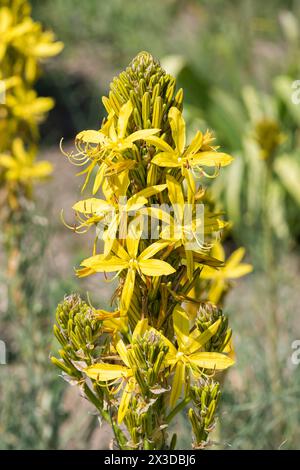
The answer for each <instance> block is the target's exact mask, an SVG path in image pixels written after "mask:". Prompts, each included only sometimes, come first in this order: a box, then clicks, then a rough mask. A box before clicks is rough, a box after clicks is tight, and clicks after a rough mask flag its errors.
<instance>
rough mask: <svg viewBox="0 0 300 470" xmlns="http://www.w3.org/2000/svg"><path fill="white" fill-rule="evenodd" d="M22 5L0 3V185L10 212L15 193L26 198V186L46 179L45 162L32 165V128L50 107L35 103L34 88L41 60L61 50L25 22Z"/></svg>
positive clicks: (48, 102) (26, 8)
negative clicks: (3, 190)
mask: <svg viewBox="0 0 300 470" xmlns="http://www.w3.org/2000/svg"><path fill="white" fill-rule="evenodd" d="M30 15H31V9H30V4H29V3H28V1H27V0H2V1H1V5H0V38H1V39H0V63H1V69H0V88H1V89H0V94H1V100H0V135H1V139H0V184H1V186H2V187H4V188H5V190H6V192H7V194H8V202H9V203H10V206H11V207H12V208H16V207H17V206H18V197H19V193H20V191H21V193H23V194H24V193H25V195H26V196H27V197H28V196H30V193H31V189H32V183H33V181H35V180H39V179H43V178H45V177H47V176H48V175H49V174H50V173H51V171H52V167H51V165H50V163H49V162H46V161H42V162H37V161H36V153H37V148H36V144H37V140H38V124H39V123H40V122H41V120H42V119H43V118H44V116H45V114H46V113H47V112H48V111H49V110H50V109H51V108H52V107H53V104H54V103H53V100H52V99H51V98H44V97H39V96H38V95H37V93H36V91H35V90H34V88H33V87H34V84H35V82H36V80H37V77H38V76H39V74H40V70H39V63H40V61H41V60H43V59H45V58H48V57H51V56H54V55H56V54H58V53H59V52H60V51H61V50H62V47H63V44H62V43H61V42H55V41H54V36H53V34H52V33H51V32H49V31H46V32H45V31H43V29H42V26H41V24H40V23H38V22H35V21H33V19H32V18H31V16H30Z"/></svg>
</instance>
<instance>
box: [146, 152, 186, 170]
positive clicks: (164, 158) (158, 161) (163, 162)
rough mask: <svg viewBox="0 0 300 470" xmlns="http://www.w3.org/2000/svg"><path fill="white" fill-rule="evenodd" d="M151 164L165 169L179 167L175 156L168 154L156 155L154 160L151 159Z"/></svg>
mask: <svg viewBox="0 0 300 470" xmlns="http://www.w3.org/2000/svg"><path fill="white" fill-rule="evenodd" d="M151 163H154V164H155V165H158V166H162V167H167V168H177V167H180V166H181V163H179V162H178V158H177V156H176V154H174V153H168V152H161V153H158V154H157V155H155V157H154V158H152V160H151Z"/></svg>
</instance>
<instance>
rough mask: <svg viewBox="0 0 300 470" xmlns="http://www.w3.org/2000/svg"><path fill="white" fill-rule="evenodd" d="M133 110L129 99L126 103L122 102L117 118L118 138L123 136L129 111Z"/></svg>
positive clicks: (129, 114)
mask: <svg viewBox="0 0 300 470" xmlns="http://www.w3.org/2000/svg"><path fill="white" fill-rule="evenodd" d="M132 111H133V106H132V103H131V101H130V100H129V101H127V103H126V104H124V105H123V106H122V107H121V109H120V113H119V118H118V137H119V139H122V138H123V137H125V134H126V129H127V126H128V120H129V118H130V116H131V113H132Z"/></svg>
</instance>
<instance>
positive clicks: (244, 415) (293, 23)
mask: <svg viewBox="0 0 300 470" xmlns="http://www.w3.org/2000/svg"><path fill="white" fill-rule="evenodd" d="M31 3H32V7H33V17H34V19H36V20H38V21H41V22H42V23H43V24H44V26H45V27H47V28H51V29H53V31H54V32H55V34H56V36H57V38H58V39H59V40H62V41H63V42H64V43H65V48H64V51H63V53H62V54H61V55H60V56H59V57H57V58H55V59H52V61H50V63H48V64H47V66H46V68H45V73H44V75H43V77H41V78H40V80H39V82H38V87H37V88H38V91H39V93H40V94H41V95H44V96H53V97H54V98H55V100H56V107H55V109H54V110H53V111H52V112H51V113H50V116H49V118H48V120H47V121H46V122H45V123H44V124H43V125H42V129H41V137H42V138H41V150H40V154H41V157H42V158H47V159H49V160H51V162H52V163H53V165H54V167H55V171H54V176H53V178H52V181H50V182H49V183H48V184H46V185H44V186H43V187H42V188H40V189H38V191H37V203H36V206H35V207H33V208H32V211H34V214H35V218H34V220H35V225H34V227H33V228H32V225H31V232H30V231H29V232H30V235H28V237H27V238H26V239H25V241H24V260H23V262H24V268H23V272H24V279H23V280H21V281H20V282H22V283H23V284H22V286H23V289H24V290H25V291H26V293H27V294H26V295H28V298H29V299H30V303H31V305H32V313H33V315H32V318H31V319H30V320H29V319H25V320H24V321H22V322H20V325H19V327H18V326H12V325H18V323H19V319H18V312H16V311H14V310H13V309H10V308H9V305H8V304H9V303H7V302H6V301H5V299H6V298H8V296H9V293H8V290H9V288H8V287H7V286H6V285H5V279H2V278H1V276H2V274H3V273H2V274H0V289H1V291H0V292H1V297H0V310H1V315H3V318H6V320H7V321H6V323H5V322H3V325H4V329H3V332H2V331H1V339H3V340H5V341H6V343H7V344H8V366H0V367H1V368H2V369H1V381H2V383H3V384H4V383H5V386H3V387H2V388H3V390H4V392H5V393H4V394H3V396H2V397H1V415H0V416H1V420H0V448H76V449H80V448H97V449H98V448H105V447H107V445H108V442H109V436H108V434H107V432H106V430H105V432H103V431H99V428H98V422H97V418H96V417H95V416H93V414H92V413H91V410H90V409H89V407H88V406H87V405H85V403H84V401H83V400H82V399H81V398H80V397H79V396H78V391H77V390H73V388H72V387H68V386H67V384H65V383H64V382H63V380H62V379H61V378H58V377H57V372H56V370H55V369H54V368H52V367H51V365H49V361H48V356H49V354H50V351H51V348H55V346H54V345H53V341H52V334H51V324H52V323H53V321H54V311H55V306H56V304H57V303H58V302H59V301H60V300H61V298H62V297H63V295H64V293H65V292H67V293H71V292H74V291H79V292H82V293H85V292H86V290H88V291H89V292H90V293H92V300H93V301H94V302H95V303H98V305H99V304H100V305H102V306H103V307H104V306H106V305H107V303H108V299H109V295H108V294H109V292H108V290H109V289H108V287H107V285H105V286H104V287H103V285H102V284H101V283H99V280H97V279H96V280H95V279H93V280H92V281H88V282H87V281H85V282H82V281H80V282H79V281H78V280H76V279H75V276H74V273H73V272H72V266H75V265H76V264H77V263H78V261H79V260H80V259H81V258H83V257H84V256H85V254H86V243H87V240H89V239H88V237H87V238H82V237H80V236H79V235H76V234H72V233H71V232H70V231H68V230H67V229H66V228H64V227H63V226H62V224H61V222H60V219H59V213H60V210H61V208H63V209H64V210H65V217H66V219H67V220H72V219H71V215H72V214H71V211H70V207H71V206H72V204H73V203H74V202H75V201H76V200H77V198H78V196H79V192H80V190H79V187H80V180H79V179H75V178H74V175H75V173H76V171H75V170H74V168H73V167H72V166H71V165H70V164H68V162H67V161H66V159H64V157H63V156H61V154H60V151H59V148H58V143H59V140H60V138H61V137H64V138H65V146H67V147H68V145H71V144H72V142H71V141H72V139H73V138H74V136H75V134H76V133H77V132H78V131H80V130H82V129H89V128H97V126H99V124H100V122H101V120H102V117H103V115H104V109H103V107H102V104H101V99H100V98H101V96H102V95H103V94H106V93H107V91H108V84H109V82H110V81H111V79H112V78H113V76H114V75H115V74H116V73H118V72H120V71H121V70H122V69H123V68H124V67H126V66H127V65H128V63H129V62H130V60H131V59H132V58H133V57H134V56H135V55H136V54H137V53H138V52H139V51H141V50H147V51H149V52H151V53H152V54H153V55H154V56H155V57H156V58H159V59H160V60H161V62H162V64H163V65H164V66H165V67H166V69H167V71H168V72H169V73H172V74H174V75H175V76H176V77H177V80H178V86H183V87H184V91H185V117H186V119H187V121H188V122H189V124H190V128H191V130H193V129H194V128H196V127H197V128H200V129H202V130H205V129H206V128H211V129H213V130H214V132H215V134H216V137H217V141H218V143H219V144H220V145H221V146H222V148H223V149H224V151H226V152H228V153H231V154H233V155H234V157H235V162H234V164H233V165H232V167H230V168H228V169H226V170H225V171H222V173H221V175H220V177H219V178H217V180H216V182H213V183H212V184H211V187H210V190H211V192H212V194H214V196H215V197H216V199H217V204H218V207H219V209H220V210H225V211H226V213H227V215H228V217H229V219H230V220H231V221H232V222H233V226H232V232H231V234H230V237H228V239H227V240H226V247H227V250H228V251H231V250H232V249H233V247H234V246H241V245H242V246H244V247H245V248H246V250H247V253H248V259H249V261H250V262H251V263H252V264H253V265H254V272H253V274H251V275H250V276H248V277H247V278H244V279H242V280H239V281H238V282H236V283H235V284H234V289H232V291H231V292H230V293H229V295H228V297H227V299H226V304H225V309H226V311H227V312H228V313H229V314H230V321H231V325H232V327H233V330H234V340H235V347H236V354H237V365H236V366H235V367H234V368H232V370H230V372H229V373H228V375H227V376H226V379H225V384H224V393H223V400H222V404H221V408H220V410H219V416H220V422H221V425H218V426H217V429H216V431H215V436H214V438H215V441H216V442H217V448H222V449H271V448H272V449H279V448H282V449H297V448H299V442H300V405H299V403H300V368H299V366H298V367H297V365H295V364H293V363H292V361H291V356H292V353H293V349H292V342H293V341H294V340H296V339H300V321H299V315H300V308H299V303H298V295H299V271H300V268H299V260H300V253H299V242H300V221H299V214H300V150H299V143H300V133H299V125H300V104H298V105H297V104H296V103H293V100H292V94H293V88H292V84H293V82H294V81H295V80H297V79H300V67H299V64H300V56H299V53H300V3H299V2H297V1H292V0H265V1H264V2H261V1H259V0H243V1H238V0H227V2H224V1H221V0H214V1H212V0H210V1H209V0H207V1H205V0H202V1H201V0H199V1H197V0H186V1H183V0H182V1H181V0H165V1H164V2H162V1H160V0H144V1H143V2H142V1H138V0H127V1H126V2H125V1H122V0H110V1H105V0H86V1H85V2H82V1H80V0H44V1H43V2H41V1H38V0H32V1H31ZM24 223H25V222H24ZM30 223H31V224H32V222H30ZM36 240H38V243H37V245H38V246H37V249H36V250H33V248H32V249H31V250H30V257H31V259H29V253H28V250H27V249H26V247H28V246H30V247H34V246H35V243H36ZM89 243H90V245H91V244H92V240H89ZM0 257H1V254H0ZM29 279H30V281H29ZM8 320H9V321H8ZM12 320H14V321H12ZM5 325H6V326H5ZM9 325H10V326H9ZM20 350H21V351H22V354H21V355H20ZM24 351H25V353H24ZM24 363H25V364H26V367H27V366H28V363H30V364H31V365H32V368H31V369H32V370H30V372H29V369H28V367H27V368H24V367H23V368H22V364H24ZM4 368H5V371H4ZM19 369H20V370H21V372H20V371H19ZM29 373H30V376H28V374H29ZM14 374H16V375H14ZM22 375H23V376H22ZM14 377H18V379H17V380H18V381H20V383H18V384H17V385H16V380H15V378H14ZM28 377H29V379H30V388H29V390H28V389H27V387H26V378H27V379H28ZM27 381H28V380H27ZM23 382H24V383H25V385H24V384H23ZM41 383H42V384H43V386H42V387H41ZM74 388H75V387H74ZM49 390H51V393H50V392H49ZM178 427H179V428H180V419H179V422H178ZM186 432H188V431H186ZM189 440H190V439H189V436H187V435H186V436H185V433H184V431H183V432H182V433H181V445H182V447H184V446H186V445H187V443H188V442H189Z"/></svg>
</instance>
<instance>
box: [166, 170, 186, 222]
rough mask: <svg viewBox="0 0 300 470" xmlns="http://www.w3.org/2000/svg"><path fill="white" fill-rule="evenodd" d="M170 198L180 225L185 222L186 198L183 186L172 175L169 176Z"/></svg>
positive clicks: (167, 178)
mask: <svg viewBox="0 0 300 470" xmlns="http://www.w3.org/2000/svg"><path fill="white" fill-rule="evenodd" d="M166 180H167V186H168V196H169V199H170V201H171V204H172V206H173V209H174V212H175V215H176V219H177V222H178V223H182V222H183V211H184V196H183V192H182V188H181V184H180V183H179V182H178V181H177V180H176V179H175V178H174V177H173V176H171V175H167V177H166Z"/></svg>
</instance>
